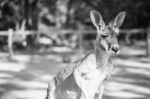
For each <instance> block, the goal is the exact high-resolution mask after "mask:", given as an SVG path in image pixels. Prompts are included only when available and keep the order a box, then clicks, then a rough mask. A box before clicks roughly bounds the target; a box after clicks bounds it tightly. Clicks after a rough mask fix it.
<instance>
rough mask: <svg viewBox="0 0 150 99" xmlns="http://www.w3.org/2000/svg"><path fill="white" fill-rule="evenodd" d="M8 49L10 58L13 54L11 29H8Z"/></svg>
mask: <svg viewBox="0 0 150 99" xmlns="http://www.w3.org/2000/svg"><path fill="white" fill-rule="evenodd" d="M8 51H9V57H10V58H12V56H13V54H14V53H13V29H9V30H8Z"/></svg>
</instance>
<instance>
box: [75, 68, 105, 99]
mask: <svg viewBox="0 0 150 99" xmlns="http://www.w3.org/2000/svg"><path fill="white" fill-rule="evenodd" d="M74 76H75V80H76V82H77V85H78V86H79V87H80V88H81V90H82V92H83V94H84V96H85V99H95V95H96V93H97V92H98V90H99V87H100V86H101V84H102V81H103V79H104V78H105V75H102V73H101V72H100V71H99V70H92V71H90V72H82V71H78V69H76V70H75V72H74Z"/></svg>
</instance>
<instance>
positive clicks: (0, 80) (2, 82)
mask: <svg viewBox="0 0 150 99" xmlns="http://www.w3.org/2000/svg"><path fill="white" fill-rule="evenodd" d="M9 82H10V80H8V79H0V84H7V83H9Z"/></svg>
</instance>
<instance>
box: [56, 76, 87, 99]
mask: <svg viewBox="0 0 150 99" xmlns="http://www.w3.org/2000/svg"><path fill="white" fill-rule="evenodd" d="M54 95H55V97H56V98H55V99H84V98H82V97H83V95H82V91H81V89H80V88H79V87H78V85H77V83H76V81H75V79H74V76H73V73H72V74H71V75H70V76H69V77H68V78H67V79H66V80H64V81H63V82H62V83H61V84H60V85H58V86H57V87H56V90H55V93H54Z"/></svg>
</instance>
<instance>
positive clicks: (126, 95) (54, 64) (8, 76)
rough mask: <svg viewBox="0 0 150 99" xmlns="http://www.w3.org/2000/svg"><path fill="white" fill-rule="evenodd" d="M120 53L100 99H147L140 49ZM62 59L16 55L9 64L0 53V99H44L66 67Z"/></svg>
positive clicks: (149, 87)
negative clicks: (50, 86)
mask: <svg viewBox="0 0 150 99" xmlns="http://www.w3.org/2000/svg"><path fill="white" fill-rule="evenodd" d="M121 50H122V51H121V52H122V53H120V55H118V57H116V58H114V60H113V62H114V65H115V69H114V72H113V74H112V77H111V78H110V79H109V81H108V82H107V85H106V88H105V91H104V96H103V99H149V98H150V83H149V82H150V60H148V59H147V58H145V52H144V51H143V50H141V49H138V50H136V49H132V48H127V47H125V48H122V49H121ZM126 50H127V51H126ZM65 56H66V55H64V54H63V55H62V54H61V55H60V54H51V53H48V54H44V55H43V54H36V53H34V54H17V55H15V56H14V57H13V59H12V60H9V59H8V58H7V54H6V55H5V54H4V53H0V99H44V98H45V95H46V88H47V83H48V81H49V80H50V78H52V76H53V75H55V74H56V73H57V72H58V71H60V70H61V69H62V68H64V67H65V66H66V64H65V63H62V59H64V58H65ZM69 57H71V58H72V57H76V56H75V55H72V56H71V55H69Z"/></svg>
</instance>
